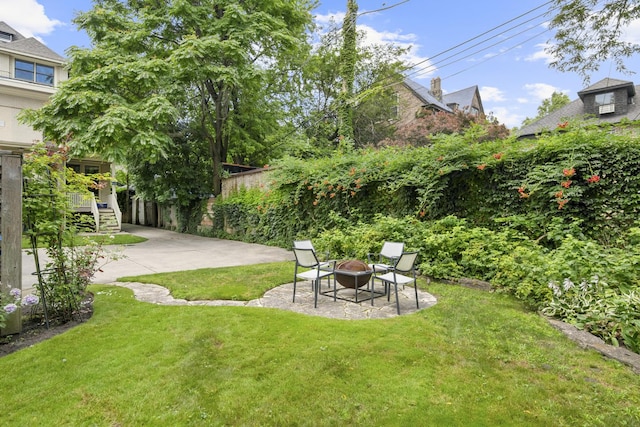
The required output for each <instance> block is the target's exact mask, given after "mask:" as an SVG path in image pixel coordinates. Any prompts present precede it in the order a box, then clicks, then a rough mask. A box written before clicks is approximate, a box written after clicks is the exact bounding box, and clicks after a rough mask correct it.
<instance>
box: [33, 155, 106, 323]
mask: <svg viewBox="0 0 640 427" xmlns="http://www.w3.org/2000/svg"><path fill="white" fill-rule="evenodd" d="M68 154H69V153H68V148H67V147H66V146H65V145H60V146H57V147H56V146H53V145H50V144H38V145H36V146H34V147H33V149H32V151H31V152H29V153H28V154H25V156H24V165H23V174H24V178H25V183H24V198H23V214H24V224H25V225H26V230H25V235H27V236H28V237H29V239H30V242H31V250H32V254H33V256H34V258H35V264H36V274H37V276H38V284H37V289H38V293H39V296H40V301H41V303H42V311H43V314H44V317H45V320H46V322H47V323H48V321H49V318H57V319H60V320H62V321H68V320H70V319H71V317H72V316H73V314H74V313H76V312H77V310H78V308H79V304H80V302H81V301H82V299H83V298H84V296H85V289H86V286H87V285H88V284H89V282H90V280H91V278H92V277H93V275H94V274H95V272H96V271H97V269H99V265H100V262H101V261H102V260H104V259H105V256H104V252H103V250H102V245H101V244H97V243H95V242H88V243H87V244H86V245H83V246H73V245H72V246H68V247H65V244H66V242H73V241H74V237H75V236H76V235H77V230H78V228H77V226H76V225H75V224H74V212H73V209H72V206H71V203H69V194H70V193H80V194H85V195H89V194H90V189H91V188H93V189H95V188H97V186H98V187H99V186H101V185H104V183H106V182H108V181H110V179H111V178H110V177H109V175H108V174H91V175H83V174H79V173H76V172H75V171H74V170H73V169H70V168H66V167H65V166H64V165H65V162H66V160H67V158H68ZM43 246H44V247H45V248H46V251H47V255H48V258H49V259H50V261H48V262H47V263H46V265H45V266H44V268H43V267H41V264H40V259H39V257H38V251H37V248H38V247H43Z"/></svg>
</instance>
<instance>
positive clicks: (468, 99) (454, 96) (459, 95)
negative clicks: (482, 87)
mask: <svg viewBox="0 0 640 427" xmlns="http://www.w3.org/2000/svg"><path fill="white" fill-rule="evenodd" d="M476 93H478V86H471V87H468V88H466V89H462V90H458V91H455V92H451V93H445V94H444V95H443V96H442V101H443V102H444V103H445V104H447V105H452V104H456V105H458V106H459V107H460V108H464V107H470V106H471V105H473V98H474V96H475V95H476Z"/></svg>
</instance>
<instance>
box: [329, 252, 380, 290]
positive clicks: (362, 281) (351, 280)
mask: <svg viewBox="0 0 640 427" xmlns="http://www.w3.org/2000/svg"><path fill="white" fill-rule="evenodd" d="M340 270H343V271H350V272H353V273H356V274H357V272H363V273H362V274H357V275H356V274H353V273H341V272H340ZM371 274H373V270H371V269H370V268H369V266H368V265H367V264H365V263H364V262H362V261H359V260H355V259H354V260H348V261H342V262H339V263H338V265H336V270H335V275H336V280H337V281H338V283H340V284H341V285H342V286H344V287H345V288H352V289H355V288H356V279H357V283H358V286H357V287H358V288H359V287H361V286H364V285H366V284H367V282H368V281H369V279H370V278H371Z"/></svg>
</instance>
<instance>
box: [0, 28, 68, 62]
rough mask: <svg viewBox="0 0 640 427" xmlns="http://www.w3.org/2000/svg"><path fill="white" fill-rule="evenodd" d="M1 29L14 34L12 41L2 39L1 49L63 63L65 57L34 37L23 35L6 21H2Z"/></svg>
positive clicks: (0, 42)
mask: <svg viewBox="0 0 640 427" xmlns="http://www.w3.org/2000/svg"><path fill="white" fill-rule="evenodd" d="M0 31H2V32H3V33H7V34H11V35H12V36H13V40H12V41H4V40H3V41H0V50H3V51H7V52H11V53H14V54H22V55H25V56H31V57H38V58H42V59H47V60H50V61H53V62H58V63H63V62H64V61H65V59H64V57H62V56H60V55H58V54H57V53H55V52H54V51H53V50H51V49H49V48H48V47H47V46H45V45H44V44H43V43H42V42H40V41H38V40H37V39H35V38H34V37H25V36H23V35H22V34H20V33H19V32H17V31H16V30H15V29H13V28H12V27H11V26H9V25H8V24H7V23H6V22H4V21H0Z"/></svg>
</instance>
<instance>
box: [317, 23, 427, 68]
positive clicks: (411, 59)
mask: <svg viewBox="0 0 640 427" xmlns="http://www.w3.org/2000/svg"><path fill="white" fill-rule="evenodd" d="M343 20H344V12H338V13H331V14H327V15H316V16H315V21H316V24H318V25H320V26H321V27H322V28H324V29H325V31H326V30H334V31H335V29H336V28H341V27H342V21H343ZM357 28H358V32H363V33H364V39H363V40H362V44H363V45H365V46H371V45H380V44H392V45H394V46H398V47H401V48H403V49H408V51H407V53H405V54H404V55H403V56H402V61H404V62H405V63H406V64H407V65H409V66H412V65H416V64H417V65H416V67H415V68H414V69H412V70H409V72H415V73H416V74H414V75H413V76H411V77H412V78H416V79H420V78H425V77H427V76H430V75H432V74H433V73H434V72H435V71H436V68H435V67H434V66H432V65H431V62H430V61H429V59H428V58H427V57H424V56H420V55H419V54H418V50H419V49H420V47H421V46H420V45H419V44H417V43H416V40H417V39H418V36H417V35H415V34H413V33H403V32H402V30H396V31H378V30H376V29H375V28H373V27H370V26H368V25H366V24H357Z"/></svg>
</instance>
